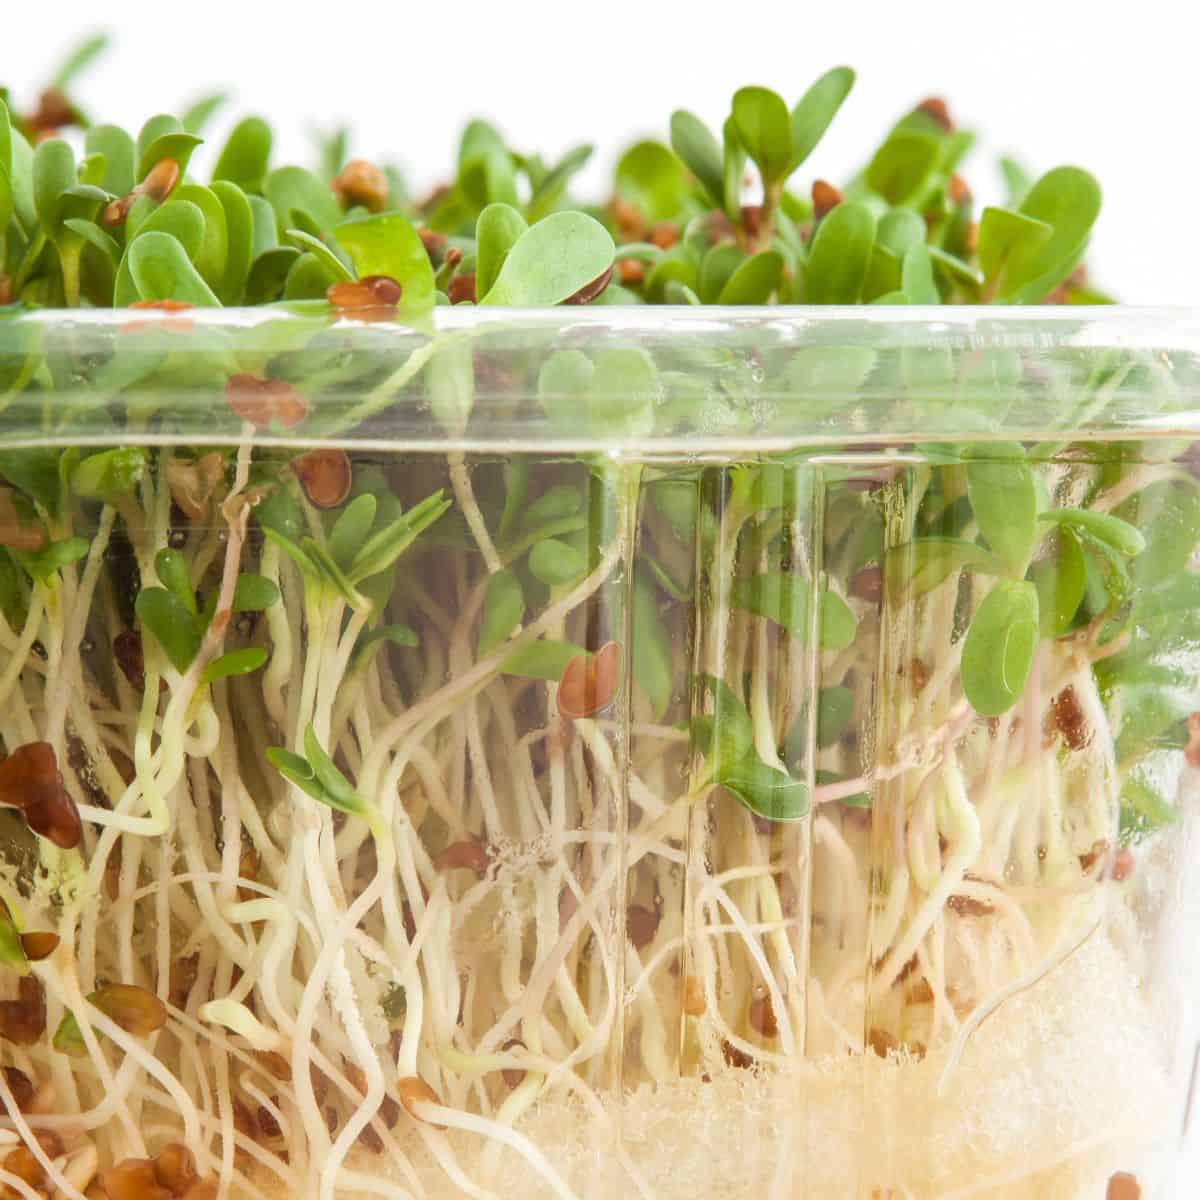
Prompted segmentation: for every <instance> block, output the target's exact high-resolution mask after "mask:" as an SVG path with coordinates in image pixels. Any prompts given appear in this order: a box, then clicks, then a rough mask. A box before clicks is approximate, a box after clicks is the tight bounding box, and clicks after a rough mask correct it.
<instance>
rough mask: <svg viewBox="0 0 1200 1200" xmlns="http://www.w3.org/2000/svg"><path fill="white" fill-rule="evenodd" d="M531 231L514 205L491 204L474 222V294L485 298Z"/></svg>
mask: <svg viewBox="0 0 1200 1200" xmlns="http://www.w3.org/2000/svg"><path fill="white" fill-rule="evenodd" d="M528 228H529V226H528V225H527V224H526V222H525V218H524V217H523V216H521V214H520V213H519V212H517V210H516V209H515V208H513V207H512V205H511V204H489V205H488V206H487V207H486V208H485V209H484V210H483V211H482V212H481V213H480V214H479V219H478V220H477V221H476V222H475V294H476V295H477V296H486V295H487V294H488V292H490V291H491V290H492V286H493V284H495V282H496V280H497V279H498V278H499V276H500V271H501V268H502V267H503V266H504V260H505V259H506V258H508V255H509V251H511V250H512V248H513V246H515V245H516V244H517V241H518V240H519V239H520V237H521V235H522V234H523V233H524V232H525V231H526V230H527V229H528Z"/></svg>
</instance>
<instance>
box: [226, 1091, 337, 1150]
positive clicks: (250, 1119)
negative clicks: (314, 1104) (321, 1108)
mask: <svg viewBox="0 0 1200 1200" xmlns="http://www.w3.org/2000/svg"><path fill="white" fill-rule="evenodd" d="M318 1103H319V1100H318ZM232 1107H233V1127H234V1129H236V1130H237V1131H238V1133H240V1134H241V1135H242V1137H244V1138H249V1139H250V1140H251V1141H253V1140H254V1139H255V1138H257V1137H258V1122H257V1121H256V1120H255V1119H254V1114H253V1113H252V1112H251V1111H250V1108H249V1106H248V1105H247V1104H246V1103H245V1102H244V1101H243V1100H242V1099H241V1098H240V1097H238V1096H235V1097H234V1098H233V1105H232Z"/></svg>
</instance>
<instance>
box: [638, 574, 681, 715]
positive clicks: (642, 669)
mask: <svg viewBox="0 0 1200 1200" xmlns="http://www.w3.org/2000/svg"><path fill="white" fill-rule="evenodd" d="M630 620H631V624H632V628H633V653H632V660H633V677H634V680H635V681H636V682H637V685H638V687H640V688H641V689H642V691H643V692H644V693H645V695H646V698H647V700H649V701H650V710H651V714H652V716H653V718H654V720H656V721H658V720H661V719H662V716H663V713H665V712H666V711H667V707H668V705H670V703H671V689H672V684H673V681H674V664H673V655H672V653H671V637H670V634H669V632H668V631H667V627H666V625H665V624H664V622H663V619H662V616H661V615H660V613H659V610H658V597H657V595H656V592H655V588H654V584H653V582H652V580H651V577H650V576H649V575H648V574H647V573H646V572H645V571H638V572H636V573H635V575H634V580H633V607H632V612H631V614H630Z"/></svg>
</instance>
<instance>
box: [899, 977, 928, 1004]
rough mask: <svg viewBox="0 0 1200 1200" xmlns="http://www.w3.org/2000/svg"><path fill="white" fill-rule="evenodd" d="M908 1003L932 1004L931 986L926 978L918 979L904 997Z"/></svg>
mask: <svg viewBox="0 0 1200 1200" xmlns="http://www.w3.org/2000/svg"><path fill="white" fill-rule="evenodd" d="M904 999H905V1001H906V1002H907V1003H908V1004H932V1003H933V986H932V985H931V984H930V982H929V980H928V979H918V980H917V982H916V983H914V984H913V985H912V987H910V988H909V989H908V992H907V993H906V994H905V997H904Z"/></svg>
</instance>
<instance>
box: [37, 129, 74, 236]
mask: <svg viewBox="0 0 1200 1200" xmlns="http://www.w3.org/2000/svg"><path fill="white" fill-rule="evenodd" d="M74 183H75V152H74V151H73V150H72V149H71V147H70V146H69V145H68V144H67V143H66V142H64V141H63V140H62V138H48V139H47V140H46V141H44V142H40V143H39V144H38V147H37V149H36V150H35V151H34V152H33V199H34V203H35V204H36V205H37V212H38V220H39V221H40V222H41V226H42V229H43V231H44V232H45V233H46V235H47V236H52V235H53V234H54V232H55V230H56V229H57V227H58V217H59V210H60V208H61V207H62V198H63V192H65V191H66V190H67V188H69V187H71V186H73V185H74Z"/></svg>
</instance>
